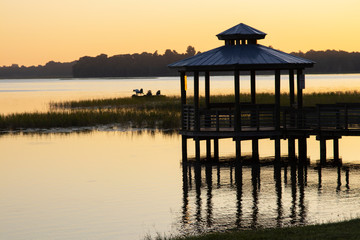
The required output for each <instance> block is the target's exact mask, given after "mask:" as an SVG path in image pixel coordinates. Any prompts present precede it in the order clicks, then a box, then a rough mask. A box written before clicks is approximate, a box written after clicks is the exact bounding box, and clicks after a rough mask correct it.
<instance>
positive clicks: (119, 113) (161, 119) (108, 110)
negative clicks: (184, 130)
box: [0, 91, 360, 131]
mask: <svg viewBox="0 0 360 240" xmlns="http://www.w3.org/2000/svg"><path fill="white" fill-rule="evenodd" d="M250 97H251V96H250V94H241V96H240V100H241V102H249V101H250ZM274 100H275V97H274V94H270V93H259V94H257V96H256V102H257V103H260V104H261V103H270V104H271V103H274ZM210 101H211V102H213V103H224V102H234V95H216V96H211V98H210ZM303 101H304V106H314V105H316V104H333V103H341V102H349V103H354V102H358V103H360V92H357V91H354V92H327V93H311V94H304V98H303ZM187 102H188V103H190V104H191V103H192V102H193V97H192V96H188V98H187ZM281 104H282V105H283V106H288V105H289V95H288V94H282V95H281ZM200 105H201V106H204V105H205V98H204V97H200ZM180 116H181V99H180V97H175V96H172V97H166V96H153V97H125V98H109V99H92V100H81V101H65V102H51V103H50V111H49V112H47V113H38V112H35V113H16V114H9V115H0V129H1V130H5V131H9V130H17V129H27V128H67V127H87V126H97V125H107V124H118V125H119V126H121V127H125V128H127V127H136V128H158V129H178V128H179V127H180Z"/></svg>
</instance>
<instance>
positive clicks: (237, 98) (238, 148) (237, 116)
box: [234, 70, 241, 162]
mask: <svg viewBox="0 0 360 240" xmlns="http://www.w3.org/2000/svg"><path fill="white" fill-rule="evenodd" d="M239 75H240V72H239V70H235V71H234V85H235V86H234V89H235V124H234V130H235V132H238V131H240V130H241V126H240V125H239V124H240V76H239ZM234 140H235V150H236V161H237V162H240V158H241V143H240V139H238V138H234Z"/></svg>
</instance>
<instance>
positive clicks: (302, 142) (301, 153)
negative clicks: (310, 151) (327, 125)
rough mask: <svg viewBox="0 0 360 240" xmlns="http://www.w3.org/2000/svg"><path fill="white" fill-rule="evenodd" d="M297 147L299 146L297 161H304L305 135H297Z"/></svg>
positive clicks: (305, 156) (305, 149)
mask: <svg viewBox="0 0 360 240" xmlns="http://www.w3.org/2000/svg"><path fill="white" fill-rule="evenodd" d="M298 148H299V162H302V163H303V162H306V159H307V143H306V136H304V137H299V139H298Z"/></svg>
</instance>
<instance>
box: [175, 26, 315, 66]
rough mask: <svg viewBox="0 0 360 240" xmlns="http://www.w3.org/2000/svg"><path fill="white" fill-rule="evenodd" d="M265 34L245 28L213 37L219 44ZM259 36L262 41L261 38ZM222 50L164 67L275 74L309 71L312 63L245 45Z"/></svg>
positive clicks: (227, 47)
mask: <svg viewBox="0 0 360 240" xmlns="http://www.w3.org/2000/svg"><path fill="white" fill-rule="evenodd" d="M265 35H266V34H265V33H263V32H261V31H259V30H256V29H254V28H251V27H249V26H247V25H245V24H239V25H237V26H235V27H232V28H230V29H228V30H226V31H224V32H222V33H220V34H218V35H217V36H218V37H219V39H221V40H237V39H247V40H248V39H260V37H261V38H264V37H265ZM262 36H263V37H262ZM234 44H235V42H234V43H233V44H229V43H227V42H226V44H225V46H221V47H218V48H215V49H212V50H210V51H207V52H203V53H200V54H197V55H195V56H193V57H190V58H186V59H183V60H180V61H178V62H175V63H172V64H170V65H168V67H170V68H177V69H180V70H185V71H186V70H188V71H197V70H198V71H201V70H203V71H231V70H235V69H238V70H273V69H274V70H275V69H302V68H306V67H312V66H313V65H314V62H313V61H311V60H307V59H304V58H300V57H297V56H293V55H291V54H288V53H285V52H282V51H279V50H275V49H273V48H270V47H265V46H263V45H259V44H257V43H254V42H250V41H248V43H247V44H239V43H238V44H237V45H234Z"/></svg>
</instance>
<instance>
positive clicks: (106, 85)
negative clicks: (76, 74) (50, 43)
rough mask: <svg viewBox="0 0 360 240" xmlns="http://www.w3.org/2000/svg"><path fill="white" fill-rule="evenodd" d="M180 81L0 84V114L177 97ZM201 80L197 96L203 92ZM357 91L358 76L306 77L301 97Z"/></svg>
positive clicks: (215, 80) (261, 82)
mask: <svg viewBox="0 0 360 240" xmlns="http://www.w3.org/2000/svg"><path fill="white" fill-rule="evenodd" d="M240 79H241V82H240V88H241V91H242V92H249V91H250V78H249V76H241V78H240ZM257 79H258V82H257V84H256V90H257V92H273V91H274V76H257ZM179 82H180V81H179V77H157V78H156V77H154V78H104V79H29V80H26V79H16V80H0V109H1V113H11V112H23V111H46V110H47V109H48V103H49V102H50V101H66V100H80V99H93V98H112V97H128V96H131V95H132V94H133V91H132V90H133V89H140V88H143V89H144V92H145V93H146V92H147V91H148V90H151V91H152V92H153V93H155V92H156V91H157V90H161V93H162V94H164V95H179V94H180V83H179ZM288 85H289V84H288V76H287V75H282V76H281V90H282V91H284V92H287V91H288ZM204 86H205V82H204V77H200V94H202V95H203V94H204V91H205V89H204V88H205V87H204ZM233 89H234V82H233V77H232V76H212V77H211V86H210V91H211V94H232V93H233ZM357 89H360V74H339V75H337V74H332V75H306V89H305V90H304V93H305V94H306V93H311V92H324V91H354V90H357ZM192 94H193V78H192V77H191V76H189V77H188V95H192Z"/></svg>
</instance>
